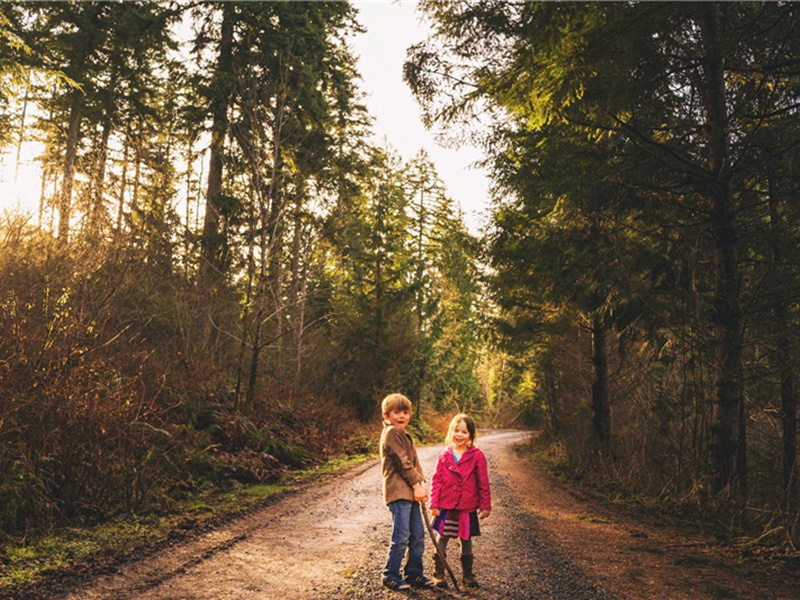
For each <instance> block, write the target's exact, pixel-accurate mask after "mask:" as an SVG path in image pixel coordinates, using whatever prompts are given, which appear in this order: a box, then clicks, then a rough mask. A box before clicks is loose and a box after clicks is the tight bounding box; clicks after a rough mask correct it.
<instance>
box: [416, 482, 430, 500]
mask: <svg viewBox="0 0 800 600" xmlns="http://www.w3.org/2000/svg"><path fill="white" fill-rule="evenodd" d="M427 499H428V492H426V491H425V488H424V487H423V485H422V484H421V483H417V484H414V500H416V501H417V502H425V501H426V500H427Z"/></svg>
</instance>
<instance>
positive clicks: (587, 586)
mask: <svg viewBox="0 0 800 600" xmlns="http://www.w3.org/2000/svg"><path fill="white" fill-rule="evenodd" d="M526 437H527V434H525V433H521V432H508V431H493V432H487V433H486V434H485V435H483V436H482V437H481V438H480V439H479V445H480V447H481V448H483V450H484V452H485V453H486V455H487V458H488V459H489V466H490V477H491V480H492V489H493V500H494V509H493V511H492V514H491V516H490V517H489V518H488V519H487V520H486V521H484V524H483V526H482V527H483V535H482V536H481V537H480V538H478V539H477V540H476V541H475V544H474V546H475V565H476V567H475V569H476V574H477V577H478V580H479V581H480V582H481V587H480V588H479V589H478V590H472V591H470V592H469V593H467V592H462V593H456V592H455V591H454V590H453V589H452V588H450V589H449V590H447V591H439V590H436V591H432V590H425V591H412V592H406V593H404V594H403V595H406V596H409V597H414V598H442V597H459V598H460V597H475V598H498V599H499V598H503V599H506V598H520V599H523V598H524V599H528V598H575V599H581V600H588V599H591V598H597V599H606V598H630V599H636V600H638V599H651V598H653V599H655V598H658V599H666V598H669V599H684V598H693V599H694V598H737V599H742V598H758V599H763V600H767V599H786V600H789V599H797V598H800V579H798V577H797V574H787V573H782V574H780V576H778V575H777V574H776V573H774V572H772V573H766V572H760V571H757V570H753V569H749V570H748V569H746V568H745V567H743V566H742V565H737V564H736V563H735V561H733V560H732V559H730V558H726V557H724V556H722V555H721V554H720V553H719V552H717V551H716V550H715V549H714V546H713V545H712V544H711V543H709V541H708V540H705V539H702V538H701V537H700V536H699V535H698V534H693V533H687V532H686V531H682V530H678V529H676V528H674V527H667V526H663V525H658V524H657V523H655V522H651V521H645V520H643V519H640V518H634V517H631V516H628V515H626V514H624V513H623V512H622V511H621V510H619V509H617V508H615V507H611V506H608V505H606V504H604V503H601V502H598V501H596V500H592V499H588V498H585V497H582V496H581V495H579V494H576V493H574V491H572V490H571V489H570V488H568V487H566V486H565V485H563V484H561V483H558V482H555V481H554V480H553V479H552V478H551V477H549V476H548V475H547V474H546V473H545V472H544V471H543V470H542V469H541V468H539V467H537V466H536V465H534V464H532V463H531V462H530V461H528V460H527V459H524V458H521V457H520V455H519V454H518V453H517V452H515V450H514V446H515V445H516V444H518V443H519V442H521V441H523V440H524V439H525V438H526ZM440 449H441V448H440V447H427V448H420V458H421V460H422V461H423V464H424V466H425V469H426V473H427V474H428V475H430V474H431V472H432V468H433V465H434V463H435V458H436V455H437V454H438V452H439V451H440ZM390 532H391V526H390V522H389V514H388V512H387V510H386V508H385V506H383V504H382V501H381V494H380V467H379V465H378V464H377V462H376V461H372V462H370V463H366V464H364V465H362V466H359V467H356V468H353V469H351V470H350V471H348V472H346V473H344V474H342V475H341V476H339V477H335V478H333V479H331V480H329V481H326V482H323V483H321V484H319V485H314V486H311V487H306V488H303V489H300V490H298V491H297V492H296V493H292V494H290V495H288V496H287V497H285V498H283V499H281V500H280V501H278V502H275V503H274V504H272V505H270V506H268V507H266V508H263V509H261V510H259V511H257V512H254V513H252V514H249V515H247V516H245V517H242V518H241V519H238V520H236V521H234V522H231V523H228V524H227V525H225V526H222V527H219V528H217V529H215V530H213V531H208V532H205V533H201V534H199V535H197V536H195V537H194V538H193V539H189V540H187V541H178V542H176V543H175V544H174V546H171V547H169V548H167V549H165V550H163V551H161V552H159V553H157V554H155V555H152V556H149V557H147V558H144V559H136V560H133V561H131V562H129V563H128V564H125V565H123V566H122V567H120V568H119V569H118V570H117V571H116V572H115V573H112V574H109V575H103V576H101V577H98V578H95V579H93V580H92V581H91V582H89V583H88V584H86V585H82V586H80V587H78V588H75V589H72V590H71V591H69V592H68V593H65V594H54V595H53V596H50V597H59V598H66V599H70V600H78V599H80V600H87V599H94V598H109V599H110V598H114V599H122V598H137V599H139V598H141V599H160V600H163V599H173V598H174V599H183V600H188V599H214V600H222V599H227V598H236V599H240V598H259V599H270V598H275V599H282V600H283V599H292V598H296V599H298V600H305V599H314V598H370V599H374V598H397V597H398V596H399V594H398V593H397V592H390V591H388V590H386V589H385V588H382V587H381V585H380V571H381V568H382V566H383V562H384V559H385V554H386V548H387V540H388V538H389V536H390ZM450 554H451V557H450V559H451V564H452V566H453V568H454V570H455V571H456V573H457V574H458V573H459V572H460V568H459V565H458V560H457V552H456V547H455V545H454V544H451V545H450ZM454 558H455V560H453V559H454ZM430 564H431V561H430V556H426V565H427V566H430Z"/></svg>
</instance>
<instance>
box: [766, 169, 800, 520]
mask: <svg viewBox="0 0 800 600" xmlns="http://www.w3.org/2000/svg"><path fill="white" fill-rule="evenodd" d="M768 201H769V213H770V233H771V235H770V236H769V244H770V249H771V251H772V257H771V258H772V263H773V267H774V269H775V279H776V281H777V282H778V283H777V285H778V286H783V284H784V282H786V281H789V280H790V278H789V274H788V273H787V272H786V268H785V267H784V266H783V265H784V262H783V261H784V257H783V248H781V243H780V242H779V240H782V239H787V238H786V237H781V236H782V234H783V227H782V224H781V216H780V211H779V208H778V197H777V194H776V193H775V190H774V183H773V178H772V177H770V182H769V192H768ZM787 306H789V298H788V297H787V293H786V291H785V290H784V289H782V288H781V289H779V290H778V293H777V296H776V298H775V306H774V308H773V314H774V317H775V331H776V335H777V339H776V362H777V366H778V373H779V376H780V398H781V402H780V404H781V425H782V430H783V436H782V451H783V452H782V454H783V460H782V463H783V464H782V467H783V489H784V493H785V502H786V507H787V508H788V509H789V510H795V509H796V508H797V505H798V498H797V491H798V486H797V472H796V468H797V393H796V390H795V382H794V378H795V374H794V368H793V367H792V360H791V357H792V344H791V341H790V340H789V336H788V332H789V330H790V319H789V315H788V311H787Z"/></svg>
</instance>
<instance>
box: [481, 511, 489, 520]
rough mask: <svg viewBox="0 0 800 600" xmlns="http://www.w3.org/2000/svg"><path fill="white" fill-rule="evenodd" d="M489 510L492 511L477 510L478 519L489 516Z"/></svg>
mask: <svg viewBox="0 0 800 600" xmlns="http://www.w3.org/2000/svg"><path fill="white" fill-rule="evenodd" d="M491 512H492V511H490V510H481V511H478V518H479V519H481V520H483V519H485V518H486V517H488V516H489V513H491Z"/></svg>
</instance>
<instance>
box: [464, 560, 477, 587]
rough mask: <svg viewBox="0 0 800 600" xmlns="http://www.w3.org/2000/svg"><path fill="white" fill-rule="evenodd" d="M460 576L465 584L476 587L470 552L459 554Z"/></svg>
mask: <svg viewBox="0 0 800 600" xmlns="http://www.w3.org/2000/svg"><path fill="white" fill-rule="evenodd" d="M461 578H462V581H463V582H464V585H465V586H467V587H471V588H476V587H478V582H477V581H475V575H474V574H473V573H472V554H462V555H461Z"/></svg>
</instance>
